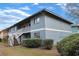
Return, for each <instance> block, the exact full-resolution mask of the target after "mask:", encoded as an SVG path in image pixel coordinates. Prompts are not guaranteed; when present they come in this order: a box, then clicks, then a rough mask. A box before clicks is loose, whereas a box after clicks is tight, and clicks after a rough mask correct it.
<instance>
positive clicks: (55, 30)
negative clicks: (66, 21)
mask: <svg viewBox="0 0 79 59" xmlns="http://www.w3.org/2000/svg"><path fill="white" fill-rule="evenodd" d="M41 30H48V31H58V32H70V33H72V32H71V31H65V30H58V29H50V28H40V29H35V30H30V31H29V32H35V31H41Z"/></svg>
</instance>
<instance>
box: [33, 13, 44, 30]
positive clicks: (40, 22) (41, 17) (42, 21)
mask: <svg viewBox="0 0 79 59" xmlns="http://www.w3.org/2000/svg"><path fill="white" fill-rule="evenodd" d="M36 17H38V18H40V21H39V23H36V24H35V23H34V18H33V19H31V30H36V29H40V28H45V16H44V15H43V14H41V15H39V16H36Z"/></svg>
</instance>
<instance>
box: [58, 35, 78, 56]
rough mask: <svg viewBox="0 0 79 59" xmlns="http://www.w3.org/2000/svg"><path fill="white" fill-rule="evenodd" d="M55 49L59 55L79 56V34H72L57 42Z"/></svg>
mask: <svg viewBox="0 0 79 59" xmlns="http://www.w3.org/2000/svg"><path fill="white" fill-rule="evenodd" d="M57 49H58V51H59V53H60V54H61V55H65V56H75V55H79V34H72V35H70V36H68V37H66V38H64V39H63V40H61V41H60V42H58V44H57Z"/></svg>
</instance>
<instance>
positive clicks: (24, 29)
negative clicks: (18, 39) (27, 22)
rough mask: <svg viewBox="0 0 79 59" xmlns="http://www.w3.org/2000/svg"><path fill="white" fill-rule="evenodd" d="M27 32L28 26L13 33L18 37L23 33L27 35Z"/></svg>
mask: <svg viewBox="0 0 79 59" xmlns="http://www.w3.org/2000/svg"><path fill="white" fill-rule="evenodd" d="M29 31H30V26H27V27H24V28H21V29H18V30H17V31H16V32H15V35H16V36H20V35H22V34H23V33H28V32H29Z"/></svg>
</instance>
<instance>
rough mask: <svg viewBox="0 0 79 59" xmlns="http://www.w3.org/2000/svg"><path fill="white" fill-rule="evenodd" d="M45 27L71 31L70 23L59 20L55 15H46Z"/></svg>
mask: <svg viewBox="0 0 79 59" xmlns="http://www.w3.org/2000/svg"><path fill="white" fill-rule="evenodd" d="M45 27H46V28H51V29H58V30H66V31H71V26H70V24H68V23H65V22H63V21H61V19H60V20H57V19H55V18H54V17H50V16H45Z"/></svg>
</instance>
